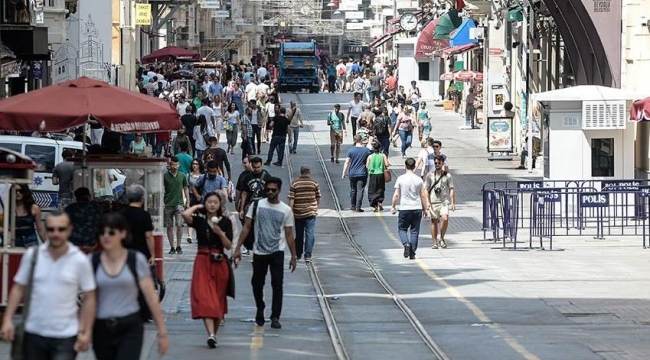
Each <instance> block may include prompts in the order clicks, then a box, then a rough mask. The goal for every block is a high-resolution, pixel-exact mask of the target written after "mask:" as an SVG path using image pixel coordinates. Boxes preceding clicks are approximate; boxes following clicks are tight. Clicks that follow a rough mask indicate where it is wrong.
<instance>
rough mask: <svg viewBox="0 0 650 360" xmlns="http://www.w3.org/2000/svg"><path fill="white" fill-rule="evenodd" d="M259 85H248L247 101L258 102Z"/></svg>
mask: <svg viewBox="0 0 650 360" xmlns="http://www.w3.org/2000/svg"><path fill="white" fill-rule="evenodd" d="M256 96H257V85H256V84H255V83H252V82H251V83H248V85H246V97H247V98H246V99H247V101H250V100H256V99H257V97H256Z"/></svg>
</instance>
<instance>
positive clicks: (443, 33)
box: [434, 9, 463, 40]
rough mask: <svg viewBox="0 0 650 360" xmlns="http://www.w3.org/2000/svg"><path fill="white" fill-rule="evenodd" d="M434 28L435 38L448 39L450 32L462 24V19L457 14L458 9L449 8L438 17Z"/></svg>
mask: <svg viewBox="0 0 650 360" xmlns="http://www.w3.org/2000/svg"><path fill="white" fill-rule="evenodd" d="M437 20H438V23H437V25H436V28H435V35H434V38H435V39H437V40H449V37H450V35H451V32H452V31H454V30H456V29H458V28H459V27H460V26H461V25H462V24H463V19H461V18H460V16H458V10H456V9H451V10H449V11H448V12H447V13H446V14H444V15H442V16H441V17H439V18H438V19H437Z"/></svg>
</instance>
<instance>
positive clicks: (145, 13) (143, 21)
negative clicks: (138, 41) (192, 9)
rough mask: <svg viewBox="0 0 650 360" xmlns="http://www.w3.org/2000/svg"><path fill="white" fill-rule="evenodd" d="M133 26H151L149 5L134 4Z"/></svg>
mask: <svg viewBox="0 0 650 360" xmlns="http://www.w3.org/2000/svg"><path fill="white" fill-rule="evenodd" d="M135 24H136V25H141V26H147V25H151V4H135Z"/></svg>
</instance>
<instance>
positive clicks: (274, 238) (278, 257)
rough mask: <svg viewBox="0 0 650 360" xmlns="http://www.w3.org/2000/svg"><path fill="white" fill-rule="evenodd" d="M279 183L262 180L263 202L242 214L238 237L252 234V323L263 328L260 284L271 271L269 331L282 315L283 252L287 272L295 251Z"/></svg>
mask: <svg viewBox="0 0 650 360" xmlns="http://www.w3.org/2000/svg"><path fill="white" fill-rule="evenodd" d="M281 190H282V180H281V179H279V178H276V177H271V178H268V179H266V182H265V188H264V191H265V192H266V199H261V200H257V201H255V202H254V203H253V204H252V205H251V206H250V207H249V208H248V212H247V213H246V222H245V223H244V228H243V229H242V232H241V234H240V235H239V238H240V239H246V237H247V236H248V235H249V233H251V232H254V234H255V235H254V236H255V243H254V245H253V277H252V279H251V284H252V286H253V296H254V297H255V305H256V307H257V314H256V315H255V323H256V324H257V325H258V326H264V322H265V320H264V308H265V306H266V304H265V303H264V282H265V281H266V273H267V272H268V271H269V269H270V270H271V288H272V289H273V300H272V305H271V328H273V329H281V328H282V325H281V324H280V315H281V312H282V297H283V282H284V251H285V249H286V248H287V247H289V251H291V260H290V262H289V269H291V272H293V271H294V270H296V261H297V258H296V247H295V243H294V238H293V226H294V218H293V212H292V211H291V208H290V207H289V205H287V204H285V203H284V202H282V201H280V197H279V195H280V191H281ZM243 243H244V242H243V241H240V242H239V243H238V244H237V249H236V250H235V256H234V259H235V264H236V265H239V263H240V261H241V256H242V254H241V247H242V245H243Z"/></svg>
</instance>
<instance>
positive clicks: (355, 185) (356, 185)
mask: <svg viewBox="0 0 650 360" xmlns="http://www.w3.org/2000/svg"><path fill="white" fill-rule="evenodd" d="M367 184H368V177H367V176H352V177H350V205H351V206H352V207H353V208H357V209H359V208H361V206H362V204H363V191H364V189H365V188H366V185H367Z"/></svg>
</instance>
